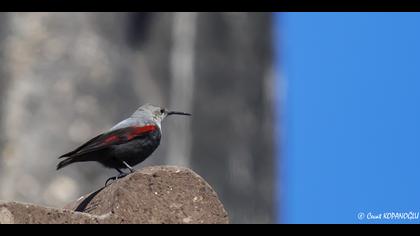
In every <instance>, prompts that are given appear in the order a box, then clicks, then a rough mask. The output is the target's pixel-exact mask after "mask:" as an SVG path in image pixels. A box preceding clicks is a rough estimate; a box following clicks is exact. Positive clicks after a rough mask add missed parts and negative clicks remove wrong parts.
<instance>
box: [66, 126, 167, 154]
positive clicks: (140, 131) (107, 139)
mask: <svg viewBox="0 0 420 236" xmlns="http://www.w3.org/2000/svg"><path fill="white" fill-rule="evenodd" d="M157 129H159V128H158V127H157V126H155V125H146V126H140V127H125V128H121V129H115V130H112V131H110V132H107V133H104V134H100V135H98V136H96V137H95V138H93V139H91V140H89V141H88V142H86V143H85V144H83V145H82V146H80V147H78V148H76V149H75V150H73V151H71V152H69V153H66V154H64V155H62V156H60V157H59V158H63V157H70V156H80V155H83V154H86V153H88V152H92V151H97V150H100V149H103V148H107V147H110V146H112V145H117V144H121V143H126V142H128V141H131V140H133V139H135V138H139V137H142V136H144V135H145V134H148V133H149V132H153V131H155V130H157Z"/></svg>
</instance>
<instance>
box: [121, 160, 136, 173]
mask: <svg viewBox="0 0 420 236" xmlns="http://www.w3.org/2000/svg"><path fill="white" fill-rule="evenodd" d="M122 163H123V164H124V165H125V166H127V168H128V169H129V170H130V172H131V173H133V172H134V169H133V167H131V166H130V165H129V164H127V162H125V161H122Z"/></svg>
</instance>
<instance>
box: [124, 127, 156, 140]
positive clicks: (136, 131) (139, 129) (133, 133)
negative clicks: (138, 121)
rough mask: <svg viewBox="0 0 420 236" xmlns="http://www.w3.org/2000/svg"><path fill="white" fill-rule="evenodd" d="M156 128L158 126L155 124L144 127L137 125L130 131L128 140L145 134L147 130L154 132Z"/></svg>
mask: <svg viewBox="0 0 420 236" xmlns="http://www.w3.org/2000/svg"><path fill="white" fill-rule="evenodd" d="M155 130H156V126H154V125H146V126H142V127H136V128H134V129H133V130H131V132H130V133H128V134H127V140H131V139H133V138H135V137H136V136H138V135H140V134H143V133H147V132H152V131H155Z"/></svg>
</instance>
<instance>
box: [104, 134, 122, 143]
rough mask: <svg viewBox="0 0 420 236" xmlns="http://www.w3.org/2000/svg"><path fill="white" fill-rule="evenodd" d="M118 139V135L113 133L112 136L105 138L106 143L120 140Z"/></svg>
mask: <svg viewBox="0 0 420 236" xmlns="http://www.w3.org/2000/svg"><path fill="white" fill-rule="evenodd" d="M118 140H119V138H118V137H117V136H116V135H112V136H109V137H107V138H106V139H105V140H104V143H106V144H108V143H113V142H116V141H118Z"/></svg>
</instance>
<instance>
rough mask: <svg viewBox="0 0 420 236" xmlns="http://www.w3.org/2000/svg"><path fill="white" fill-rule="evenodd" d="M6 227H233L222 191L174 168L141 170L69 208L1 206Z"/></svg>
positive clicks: (190, 172) (76, 202) (1, 218)
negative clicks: (204, 224)
mask: <svg viewBox="0 0 420 236" xmlns="http://www.w3.org/2000/svg"><path fill="white" fill-rule="evenodd" d="M0 223H117V224H119V223H167V224H168V223H169V224H170V223H181V224H182V223H192V224H194V223H195V224H197V223H206V224H209V223H210V224H211V223H217V224H223V223H229V219H228V215H227V213H226V211H225V209H224V207H223V205H222V203H221V202H220V201H219V199H218V196H217V194H216V192H215V191H214V190H213V189H212V188H211V187H210V185H209V184H208V183H207V182H206V181H205V180H204V179H203V178H201V177H200V176H199V175H197V174H196V173H195V172H193V171H191V170H189V169H187V168H180V167H174V166H154V167H147V168H144V169H142V170H139V171H136V172H135V173H133V174H130V175H128V176H126V177H124V178H122V179H119V180H116V181H114V182H112V183H110V184H108V185H107V186H106V187H103V188H101V189H99V190H97V191H95V192H92V193H90V194H87V195H85V196H82V197H80V198H79V199H78V200H76V201H75V202H72V203H70V204H68V205H67V206H66V207H65V209H55V208H49V207H42V206H37V205H32V204H26V203H17V202H8V203H0Z"/></svg>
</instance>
